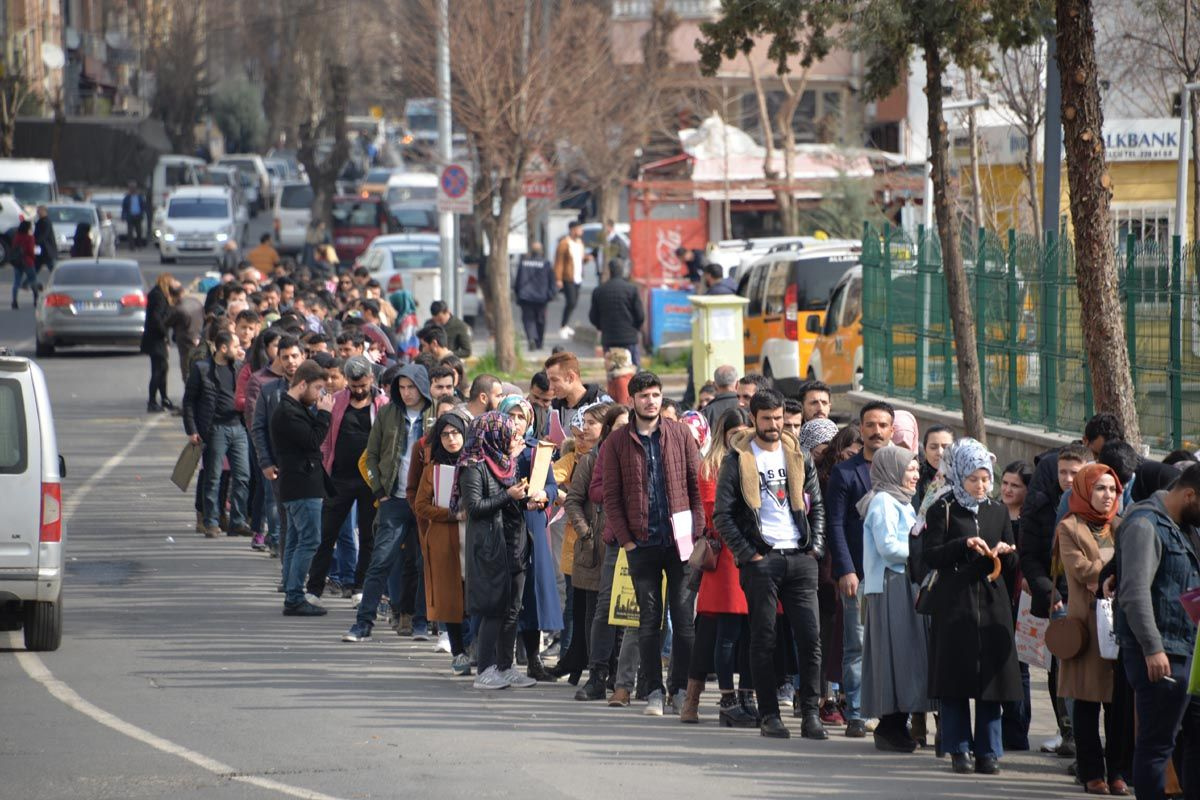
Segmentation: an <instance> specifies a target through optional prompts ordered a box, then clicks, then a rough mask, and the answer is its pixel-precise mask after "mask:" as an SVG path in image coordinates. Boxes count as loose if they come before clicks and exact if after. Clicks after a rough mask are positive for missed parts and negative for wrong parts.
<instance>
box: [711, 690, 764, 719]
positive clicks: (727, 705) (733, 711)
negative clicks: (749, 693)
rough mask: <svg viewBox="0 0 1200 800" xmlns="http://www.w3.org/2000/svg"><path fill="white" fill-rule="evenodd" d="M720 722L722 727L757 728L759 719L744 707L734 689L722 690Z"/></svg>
mask: <svg viewBox="0 0 1200 800" xmlns="http://www.w3.org/2000/svg"><path fill="white" fill-rule="evenodd" d="M720 724H721V727H722V728H757V727H758V720H757V719H756V718H755V717H754V716H752V715H750V714H749V713H747V711H746V709H745V708H743V707H742V704H741V702H739V700H738V696H737V694H736V693H735V692H733V691H728V692H721V714H720Z"/></svg>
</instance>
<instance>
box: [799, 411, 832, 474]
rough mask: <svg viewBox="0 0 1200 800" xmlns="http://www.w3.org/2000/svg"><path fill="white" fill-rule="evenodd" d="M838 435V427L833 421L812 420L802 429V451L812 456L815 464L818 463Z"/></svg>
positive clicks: (824, 419)
mask: <svg viewBox="0 0 1200 800" xmlns="http://www.w3.org/2000/svg"><path fill="white" fill-rule="evenodd" d="M837 435H838V426H837V423H836V422H834V421H833V420H831V419H826V418H825V417H818V418H817V419H810V420H809V421H808V422H806V423H804V427H803V428H801V429H800V449H801V450H803V451H804V452H806V453H808V454H809V455H810V456H812V458H813V462H814V463H818V462H820V460H821V456H823V455H825V451H826V450H828V449H829V443H830V442H832V441H833V438H834V437H835V436H837Z"/></svg>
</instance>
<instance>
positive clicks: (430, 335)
mask: <svg viewBox="0 0 1200 800" xmlns="http://www.w3.org/2000/svg"><path fill="white" fill-rule="evenodd" d="M417 338H418V339H420V340H421V352H422V353H426V352H427V353H432V354H433V357H434V358H436V359H437V360H439V361H441V360H442V359H443V358H445V357H446V356H448V355H450V349H449V348H448V347H446V329H445V328H443V327H442V326H441V325H426V326H425V327H424V328H422V329H421V330H420V331H418V332H417Z"/></svg>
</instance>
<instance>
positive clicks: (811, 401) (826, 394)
mask: <svg viewBox="0 0 1200 800" xmlns="http://www.w3.org/2000/svg"><path fill="white" fill-rule="evenodd" d="M832 398H833V392H832V391H831V390H830V388H829V386H828V384H825V383H822V382H821V381H817V380H812V381H805V382H804V384H803V385H802V386H801V387H800V405H801V406H803V407H804V421H805V422H811V421H812V420H814V419H829V412H830V410H831V409H832V408H833V404H832Z"/></svg>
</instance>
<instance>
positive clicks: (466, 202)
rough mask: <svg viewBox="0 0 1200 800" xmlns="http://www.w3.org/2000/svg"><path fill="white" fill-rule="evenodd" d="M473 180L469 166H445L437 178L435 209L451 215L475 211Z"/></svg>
mask: <svg viewBox="0 0 1200 800" xmlns="http://www.w3.org/2000/svg"><path fill="white" fill-rule="evenodd" d="M474 183H475V181H474V178H473V177H472V175H471V167H470V165H469V164H447V165H446V166H445V167H443V168H442V172H441V174H440V175H439V176H438V190H437V209H438V211H442V212H446V211H448V212H450V213H451V214H470V213H473V212H474V211H475V203H474V200H473V197H472V187H473V186H474Z"/></svg>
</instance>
